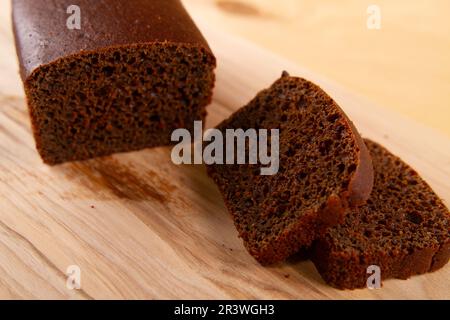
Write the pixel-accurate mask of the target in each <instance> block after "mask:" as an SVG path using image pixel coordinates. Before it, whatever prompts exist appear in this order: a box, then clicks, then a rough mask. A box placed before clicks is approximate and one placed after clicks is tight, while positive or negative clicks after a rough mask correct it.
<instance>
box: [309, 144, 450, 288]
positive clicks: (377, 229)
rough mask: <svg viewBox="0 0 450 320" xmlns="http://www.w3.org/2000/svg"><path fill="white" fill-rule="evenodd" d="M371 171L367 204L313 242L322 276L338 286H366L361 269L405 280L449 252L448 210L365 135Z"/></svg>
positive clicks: (439, 265) (432, 266)
mask: <svg viewBox="0 0 450 320" xmlns="http://www.w3.org/2000/svg"><path fill="white" fill-rule="evenodd" d="M366 145H367V147H368V148H369V150H370V152H371V155H372V159H373V166H374V171H375V183H374V187H373V191H372V195H371V197H370V199H369V200H368V202H367V204H366V205H365V206H363V207H361V208H359V209H354V210H353V211H352V212H351V214H348V215H347V216H346V219H345V223H344V224H342V225H339V226H336V227H334V228H333V229H331V230H330V231H329V232H328V233H327V235H326V236H325V237H324V238H323V239H321V240H318V241H317V243H316V244H315V245H314V247H313V250H312V251H313V254H312V260H313V262H314V264H315V265H316V267H317V269H318V271H319V272H320V274H321V275H322V277H323V279H324V280H325V281H326V282H327V283H329V284H330V285H332V286H335V287H337V288H340V289H345V288H347V289H354V288H362V287H365V286H366V281H367V278H368V277H369V276H370V275H369V274H367V268H368V267H369V266H370V265H377V266H379V267H380V268H381V277H382V279H388V278H399V279H407V278H409V277H410V276H412V275H415V274H421V273H425V272H429V271H434V270H437V269H439V268H442V267H443V266H444V265H445V264H446V263H447V262H448V260H449V257H450V237H449V236H450V215H449V211H448V209H447V208H446V207H445V205H444V204H443V203H442V201H441V200H440V199H439V197H438V196H437V195H436V194H435V193H434V192H433V190H431V188H430V187H429V186H428V185H427V184H426V182H425V181H423V180H422V179H421V178H420V177H419V175H418V174H417V172H416V171H414V170H413V169H411V168H410V167H409V166H408V165H407V164H405V163H404V162H403V161H402V160H400V159H399V158H397V157H396V156H394V155H392V154H391V153H390V152H389V151H387V150H386V149H385V148H383V147H382V146H380V145H378V144H376V143H374V142H372V141H369V140H366Z"/></svg>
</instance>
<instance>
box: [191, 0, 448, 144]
mask: <svg viewBox="0 0 450 320" xmlns="http://www.w3.org/2000/svg"><path fill="white" fill-rule="evenodd" d="M183 1H184V3H185V5H186V7H187V8H188V9H189V10H190V11H192V12H193V13H195V14H199V15H201V16H202V17H204V18H205V19H206V20H207V21H208V23H209V24H210V25H211V26H215V27H217V28H221V29H225V30H227V31H231V32H232V33H233V34H236V35H240V36H242V37H244V38H247V39H250V40H252V41H254V42H256V43H258V44H260V45H262V46H264V47H266V48H268V49H270V50H271V51H274V52H276V53H279V54H281V55H283V56H285V57H287V58H289V59H291V60H294V61H296V62H297V63H299V64H300V65H302V66H305V67H308V68H309V69H311V70H313V71H315V72H318V73H321V74H322V75H324V76H326V77H328V78H330V79H332V80H334V81H335V82H337V83H339V84H341V85H343V86H345V87H346V88H348V89H351V90H353V91H355V92H357V93H359V94H361V95H364V96H366V97H368V98H369V99H370V100H372V101H373V102H376V103H377V104H379V105H383V106H386V107H389V108H392V109H394V110H397V111H399V112H401V113H403V114H405V115H407V116H409V117H411V118H412V119H415V120H416V121H419V122H421V123H424V124H426V125H428V126H431V127H434V128H436V129H437V130H439V131H440V132H444V133H445V134H447V136H450V125H449V124H450V1H449V0H412V1H411V0H183ZM371 4H376V5H378V6H379V8H380V9H381V29H380V30H369V29H368V28H367V26H366V22H367V18H368V14H367V8H368V6H369V5H371Z"/></svg>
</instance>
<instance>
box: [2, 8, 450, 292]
mask: <svg viewBox="0 0 450 320" xmlns="http://www.w3.org/2000/svg"><path fill="white" fill-rule="evenodd" d="M2 3H5V2H2ZM0 8H1V10H0V14H1V15H2V18H5V19H2V20H1V21H2V22H1V24H0V48H1V49H2V50H0V54H1V55H2V59H0V61H2V62H1V64H0V75H1V76H0V79H1V80H0V298H4V299H11V298H14V299H23V298H33V299H43V298H51V299H113V298H127V299H151V298H191V299H192V298H195V299H196V298H202V299H206V298H223V299H230V298H251V299H252V298H254V299H263V298H267V299H343V298H362V299H373V298H382V299H391V298H406V299H415V298H445V299H449V298H450V292H449V290H448V287H449V286H448V279H449V278H450V268H449V267H448V266H447V267H446V268H444V269H442V270H440V271H438V272H436V273H432V274H428V275H424V276H418V277H414V278H413V279H411V280H409V281H400V280H389V281H386V282H385V284H384V287H383V288H382V289H380V290H356V291H338V290H335V289H332V288H330V287H328V286H327V285H325V284H324V282H323V281H322V280H321V279H320V277H319V275H318V274H317V272H316V271H315V269H314V266H313V265H312V264H311V263H310V262H302V261H295V260H292V261H289V262H287V263H284V264H281V265H278V266H274V267H269V268H264V267H261V266H260V265H258V264H257V263H256V262H255V261H254V260H253V259H252V258H251V257H250V256H249V255H248V254H247V252H246V251H245V249H244V248H243V245H242V243H241V241H240V240H239V239H238V237H237V232H236V230H235V228H234V226H233V223H232V220H231V218H230V217H229V216H228V213H227V212H226V210H225V208H224V205H223V202H222V199H221V196H220V195H219V193H218V191H217V189H216V187H215V186H214V184H213V183H212V182H211V181H210V180H209V179H208V178H207V176H206V174H205V169H204V167H203V166H175V165H174V164H172V162H171V161H170V149H169V148H157V149H152V150H145V151H141V152H134V153H128V154H120V155H115V156H111V157H106V158H102V159H95V160H91V161H87V162H80V163H72V164H65V165H61V166H57V167H48V166H45V165H44V164H42V162H41V160H40V158H39V156H38V154H37V153H36V151H35V148H34V141H33V139H32V136H31V133H30V125H29V117H28V114H27V111H26V105H25V102H24V98H23V93H22V91H21V85H20V81H19V79H18V75H17V67H16V58H15V56H14V49H13V44H12V37H11V34H10V22H9V20H8V16H7V15H5V16H3V15H4V12H5V10H9V9H8V8H7V6H5V5H4V4H2V5H1V7H0ZM5 8H6V9H5ZM3 9H5V10H3ZM197 19H198V21H199V24H200V26H201V28H202V29H203V30H204V32H205V35H206V37H207V38H208V40H209V42H210V44H211V46H212V47H213V50H214V51H215V53H216V55H217V57H218V61H219V68H218V70H217V75H218V81H217V88H216V91H215V97H214V102H213V104H212V105H211V106H210V107H209V113H210V115H209V118H208V125H209V126H211V125H214V124H216V123H217V122H219V121H220V120H221V119H223V118H225V117H226V116H228V115H229V114H230V113H231V112H233V110H236V109H238V108H239V107H240V106H241V105H243V104H244V103H245V102H247V101H248V100H249V99H250V98H251V97H253V96H254V95H255V94H256V92H257V91H259V90H260V89H262V88H264V87H266V86H268V85H269V84H270V83H271V82H272V81H273V80H275V79H276V78H277V77H279V76H280V74H281V71H282V70H284V69H286V70H289V71H290V72H291V73H292V74H296V75H299V76H304V77H306V78H308V79H311V80H313V81H316V82H318V83H319V84H321V85H322V86H323V87H324V88H325V89H326V90H327V91H328V92H329V93H330V94H331V95H332V96H333V97H335V98H336V99H337V100H338V102H339V103H340V104H341V105H342V107H343V108H344V109H345V110H346V111H347V112H348V113H349V115H350V116H351V117H352V118H353V120H354V121H355V123H356V125H357V126H358V127H359V129H360V130H361V132H362V133H363V135H365V136H367V137H370V138H372V139H374V140H376V141H379V142H381V143H383V144H385V145H386V146H387V147H388V148H390V149H391V150H392V151H393V152H394V153H396V154H398V155H400V156H402V157H403V158H404V159H405V160H407V161H408V162H409V163H411V165H412V166H413V167H415V168H416V169H418V170H419V171H420V172H421V173H422V174H423V176H424V178H425V179H426V180H427V181H428V182H429V183H430V184H431V185H432V186H433V187H434V188H435V190H436V191H437V192H438V194H439V195H440V196H441V197H442V198H443V199H444V200H445V201H446V203H447V205H448V204H449V203H450V141H449V140H448V139H447V138H446V137H443V136H441V135H439V134H437V133H435V132H434V131H432V130H430V129H427V128H426V127H423V126H421V125H418V124H415V123H413V122H411V121H409V120H406V119H404V118H403V117H401V116H399V115H396V114H394V113H392V112H390V111H388V110H386V109H383V108H379V107H376V106H374V105H372V104H371V103H369V102H367V101H365V100H364V99H363V98H360V97H358V96H357V95H355V94H351V93H349V92H347V91H345V90H343V89H342V88H340V87H339V86H337V85H335V84H333V83H331V82H329V81H327V80H326V79H323V78H321V77H319V76H317V75H316V74H315V73H313V72H310V71H308V70H306V69H304V68H301V67H298V66H296V65H294V64H292V63H290V62H288V61H285V60H283V59H280V58H278V57H277V56H274V55H273V54H271V53H268V52H266V51H264V50H261V49H259V48H257V47H255V46H254V45H252V44H249V43H247V42H245V41H243V40H239V39H236V38H234V37H232V36H229V35H227V34H225V33H220V32H217V31H214V30H212V29H210V28H208V24H207V23H205V22H204V21H202V19H201V18H200V17H197ZM70 265H78V266H79V267H80V268H81V271H82V274H81V286H82V289H81V290H69V289H67V288H66V274H65V273H66V269H67V267H68V266H70Z"/></svg>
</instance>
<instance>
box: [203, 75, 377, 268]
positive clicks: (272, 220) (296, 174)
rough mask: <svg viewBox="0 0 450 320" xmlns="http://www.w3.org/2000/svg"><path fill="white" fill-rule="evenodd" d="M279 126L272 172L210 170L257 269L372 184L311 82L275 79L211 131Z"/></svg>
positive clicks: (335, 113) (343, 122)
mask: <svg viewBox="0 0 450 320" xmlns="http://www.w3.org/2000/svg"><path fill="white" fill-rule="evenodd" d="M218 128H219V129H220V130H221V131H225V129H244V130H246V129H248V128H257V129H279V130H280V169H279V172H278V173H277V174H276V175H273V176H261V175H260V170H259V169H260V167H261V166H259V165H211V166H208V173H209V175H210V176H211V178H212V179H214V181H215V182H216V184H217V185H218V187H219V189H220V191H221V193H222V195H223V197H224V200H225V204H226V206H227V207H228V209H229V211H230V212H231V214H232V216H233V218H234V222H235V225H236V228H237V229H238V231H239V235H240V237H242V239H243V240H244V244H245V246H246V248H247V249H248V251H249V252H250V254H251V255H252V256H254V257H255V258H256V259H257V260H258V261H259V262H261V263H263V264H269V263H274V262H278V261H282V260H284V259H285V258H287V257H288V256H290V255H291V254H294V253H295V252H297V251H298V250H299V248H300V247H302V246H307V245H310V244H311V243H312V241H313V240H314V239H316V238H317V237H318V236H319V235H320V234H322V233H323V232H324V231H325V230H326V228H327V227H329V226H333V225H336V224H338V223H340V222H342V221H343V217H344V213H345V212H346V211H347V208H348V207H349V206H357V205H361V204H363V203H365V201H366V200H367V198H368V197H369V194H370V191H371V189H372V183H373V169H372V163H371V159H370V156H369V153H368V151H367V149H366V147H365V145H364V143H363V141H362V139H361V138H360V136H359V134H358V133H357V131H356V129H355V128H354V126H353V125H352V123H351V122H350V121H349V120H348V118H347V117H346V116H345V114H344V113H343V111H342V110H341V109H340V108H339V107H338V105H337V104H336V103H335V102H334V101H333V100H332V99H331V98H330V97H329V96H328V95H327V94H326V93H325V92H324V91H322V90H321V89H320V88H319V87H318V86H316V85H314V84H313V83H311V82H309V81H307V80H304V79H301V78H295V77H289V76H288V75H287V74H283V77H282V78H281V79H279V80H278V81H276V82H275V83H274V84H273V85H272V87H271V88H269V89H267V90H264V91H262V92H260V93H259V94H258V95H257V96H256V98H255V99H253V100H252V101H251V102H250V103H249V104H248V105H247V106H245V107H244V108H242V109H241V110H239V111H237V112H236V113H235V114H233V115H232V116H231V117H230V118H229V119H228V120H226V121H224V122H223V123H222V124H220V125H219V127H218Z"/></svg>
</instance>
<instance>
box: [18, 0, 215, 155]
mask: <svg viewBox="0 0 450 320" xmlns="http://www.w3.org/2000/svg"><path fill="white" fill-rule="evenodd" d="M64 3H65V4H64ZM76 4H77V6H78V7H79V10H80V14H81V25H80V29H79V30H78V29H73V30H71V29H68V27H67V23H66V20H68V19H69V17H70V15H69V14H68V13H67V12H66V10H67V9H68V8H69V6H70V5H71V3H70V2H67V1H62V2H58V1H54V0H34V1H28V0H14V1H13V26H14V33H15V40H16V47H17V53H18V57H19V62H20V67H21V75H22V79H23V81H24V86H25V91H26V96H27V101H28V107H29V111H30V115H31V120H32V127H33V132H34V136H35V140H36V145H37V149H38V151H39V152H40V154H41V156H42V158H43V160H44V161H45V162H46V163H48V164H57V163H61V162H65V161H72V160H83V159H88V158H92V157H97V156H104V155H109V154H112V153H115V152H123V151H132V150H139V149H143V148H147V147H154V146H161V145H167V144H170V143H171V141H170V137H171V133H172V132H173V130H175V129H177V128H187V129H188V130H190V131H191V132H192V131H193V123H194V121H195V120H204V117H205V115H206V111H205V107H206V105H208V104H209V103H210V101H211V96H212V88H213V86H214V68H215V65H216V61H215V58H214V56H213V54H212V52H211V50H210V49H209V47H208V44H207V43H206V41H205V40H204V38H203V37H202V35H201V34H200V32H199V31H198V29H197V28H196V26H195V24H194V23H193V21H192V20H191V18H190V17H189V15H188V14H187V12H186V11H185V9H184V8H183V6H182V5H181V3H180V1H179V0H154V1H144V0H128V1H122V0H108V1H106V0H98V1H91V0H80V1H77V3H76ZM43 8H45V9H43ZM75 12H76V11H73V13H75Z"/></svg>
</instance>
